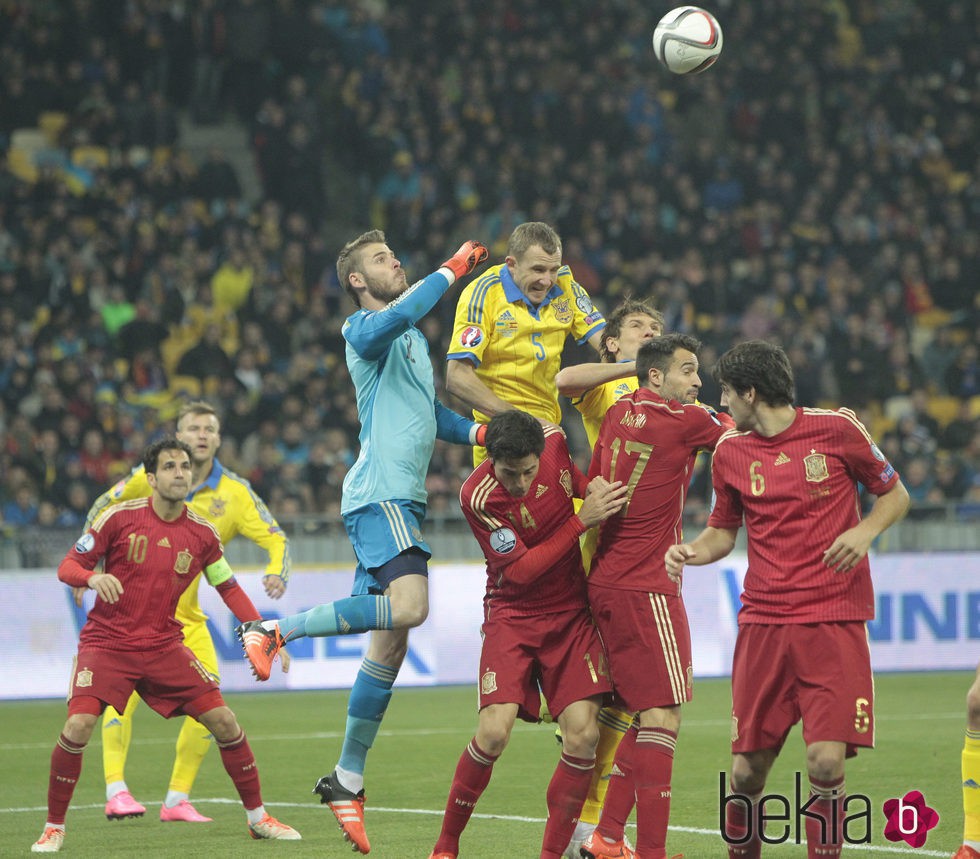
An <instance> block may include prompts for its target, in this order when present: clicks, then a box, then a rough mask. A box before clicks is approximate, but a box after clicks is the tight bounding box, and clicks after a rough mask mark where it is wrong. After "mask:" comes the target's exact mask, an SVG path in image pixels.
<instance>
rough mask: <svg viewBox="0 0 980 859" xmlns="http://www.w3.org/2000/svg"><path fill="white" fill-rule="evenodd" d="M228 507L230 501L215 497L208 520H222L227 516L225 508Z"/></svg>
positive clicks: (209, 508) (209, 509)
mask: <svg viewBox="0 0 980 859" xmlns="http://www.w3.org/2000/svg"><path fill="white" fill-rule="evenodd" d="M227 506H228V500H227V499H226V498H218V497H217V496H215V497H214V498H212V499H211V506H210V507H208V519H220V518H221V517H222V516H224V515H225V507H227Z"/></svg>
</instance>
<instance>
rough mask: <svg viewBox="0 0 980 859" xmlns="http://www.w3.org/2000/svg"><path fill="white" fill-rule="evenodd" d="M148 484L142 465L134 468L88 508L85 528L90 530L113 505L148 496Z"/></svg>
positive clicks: (149, 491)
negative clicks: (101, 514)
mask: <svg viewBox="0 0 980 859" xmlns="http://www.w3.org/2000/svg"><path fill="white" fill-rule="evenodd" d="M150 493H151V490H150V484H149V482H148V481H147V479H146V471H145V470H144V469H143V466H142V465H138V466H137V467H136V468H134V469H133V470H132V471H131V472H130V474H129V476H128V477H124V478H123V479H122V480H120V481H119V482H118V483H116V484H115V485H114V486H112V487H111V488H110V489H107V490H106V491H105V492H103V493H102V494H101V495H100V496H99V497H98V498H96V499H95V501H94V502H93V503H92V506H91V507H90V508H89V511H88V515H87V516H86V517H85V527H86V528H90V527H91V526H92V523H93V522H94V521H95V520H96V519H97V518H98V517H99V514H100V513H102V511H104V510H106V509H107V508H109V507H111V506H112V505H113V504H118V503H119V502H120V501H129V500H130V499H131V498H146V497H147V496H148V495H150Z"/></svg>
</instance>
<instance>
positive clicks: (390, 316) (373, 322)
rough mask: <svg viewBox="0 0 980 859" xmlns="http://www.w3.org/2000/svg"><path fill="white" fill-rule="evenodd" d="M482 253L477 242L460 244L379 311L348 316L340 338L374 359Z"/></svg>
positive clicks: (482, 256) (365, 355) (483, 256)
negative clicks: (437, 265) (426, 275)
mask: <svg viewBox="0 0 980 859" xmlns="http://www.w3.org/2000/svg"><path fill="white" fill-rule="evenodd" d="M481 248H482V254H481V252H480V249H481ZM486 253H487V249H486V248H485V247H483V245H482V244H480V243H479V242H474V241H470V242H464V244H463V245H462V247H460V249H459V250H458V251H456V253H455V254H454V255H453V256H451V257H450V258H449V259H448V260H446V262H444V263H443V264H442V265H441V266H440V267H439V269H438V270H437V271H434V272H432V274H430V275H429V276H428V277H424V278H422V280H420V281H418V282H417V283H413V284H412V285H411V286H410V287H409V288H408V289H407V290H405V292H403V293H402V294H401V295H399V296H398V298H396V299H395V300H394V301H392V302H391V303H390V304H387V305H385V306H384V307H383V308H382V309H381V310H375V311H370V312H366V313H355V314H354V315H353V316H351V317H350V318H349V319H348V320H347V322H346V323H344V328H343V335H344V339H345V340H346V341H347V342H348V343H350V345H351V346H352V347H353V349H354V351H355V352H357V354H358V355H360V356H361V357H362V358H364V359H365V360H367V361H376V360H378V359H379V358H380V357H381V356H382V355H384V353H385V351H386V350H387V349H388V347H389V346H390V345H391V343H392V341H394V340H395V339H396V338H397V337H400V336H401V335H402V334H403V333H404V332H405V331H406V330H408V328H409V327H410V326H412V325H414V324H415V323H416V322H418V321H419V320H420V319H421V318H422V317H423V316H425V314H426V313H428V312H429V311H430V310H432V308H433V307H435V306H436V303H437V302H438V301H439V299H440V298H442V296H443V295H444V294H445V292H446V290H447V289H449V287H450V286H452V284H453V283H454V282H455V281H456V279H457V278H458V277H459V276H460V274H459V273H460V272H462V273H463V274H466V273H468V272H469V271H472V270H473V268H474V267H475V266H476V265H477V263H478V261H480V260H484V259H486Z"/></svg>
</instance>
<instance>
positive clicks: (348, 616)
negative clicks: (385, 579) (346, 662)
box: [263, 594, 391, 641]
mask: <svg viewBox="0 0 980 859" xmlns="http://www.w3.org/2000/svg"><path fill="white" fill-rule="evenodd" d="M270 624H271V625H275V624H279V632H280V633H282V635H283V637H284V638H285V639H286V641H292V640H293V639H294V638H302V637H304V636H310V637H313V638H322V637H324V636H328V635H352V634H354V633H357V632H367V631H368V630H372V629H391V600H390V599H388V597H385V596H375V595H372V594H364V595H363V596H356V597H345V598H344V599H339V600H335V601H334V602H329V603H324V604H323V605H318V606H316V607H314V608H311V609H310V610H309V611H304V612H302V613H300V614H292V615H288V616H287V617H284V618H282V619H281V620H277V621H269V620H267V621H265V622H264V623H263V626H265V627H266V628H267V629H271V626H270Z"/></svg>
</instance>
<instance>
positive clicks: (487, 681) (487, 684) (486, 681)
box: [480, 671, 497, 695]
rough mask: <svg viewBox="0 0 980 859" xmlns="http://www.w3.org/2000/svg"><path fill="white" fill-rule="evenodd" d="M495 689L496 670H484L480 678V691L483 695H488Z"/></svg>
mask: <svg viewBox="0 0 980 859" xmlns="http://www.w3.org/2000/svg"><path fill="white" fill-rule="evenodd" d="M496 691H497V672H496V671H484V672H483V676H482V677H481V678H480V693H481V694H483V695H489V694H490V693H491V692H496Z"/></svg>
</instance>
